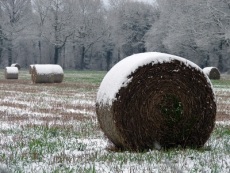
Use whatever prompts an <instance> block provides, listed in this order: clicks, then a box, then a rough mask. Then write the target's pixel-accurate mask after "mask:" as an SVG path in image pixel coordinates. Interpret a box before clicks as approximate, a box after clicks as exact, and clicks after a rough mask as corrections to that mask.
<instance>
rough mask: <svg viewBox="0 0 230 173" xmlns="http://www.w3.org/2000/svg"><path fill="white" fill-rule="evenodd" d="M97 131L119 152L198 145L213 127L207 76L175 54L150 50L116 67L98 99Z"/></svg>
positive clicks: (210, 88) (213, 113) (127, 59)
mask: <svg viewBox="0 0 230 173" xmlns="http://www.w3.org/2000/svg"><path fill="white" fill-rule="evenodd" d="M96 112H97V117H98V120H99V123H100V127H101V129H102V130H103V131H104V133H105V135H106V136H107V137H108V138H109V139H110V140H111V141H112V142H113V143H114V144H115V145H116V146H117V147H119V148H123V149H128V150H137V151H141V150H144V149H152V148H158V149H159V148H170V147H177V146H181V147H202V146H203V145H204V144H205V142H206V141H207V140H208V138H209V137H210V134H211V132H212V130H213V128H214V125H215V117H216V103H215V96H214V92H213V90H212V85H211V83H210V80H209V79H208V77H207V76H206V75H205V74H204V73H203V71H202V69H200V68H199V67H198V66H197V65H195V64H194V63H192V62H191V61H188V60H185V59H184V58H180V57H177V56H173V55H169V54H163V53H157V52H150V53H141V54H136V55H132V56H130V57H127V58H125V59H123V60H122V61H120V62H119V63H117V64H116V65H115V66H114V67H113V68H112V69H111V70H110V71H109V72H108V73H107V74H106V76H105V77H104V79H103V81H102V82H101V85H100V88H99V91H98V93H97V100H96Z"/></svg>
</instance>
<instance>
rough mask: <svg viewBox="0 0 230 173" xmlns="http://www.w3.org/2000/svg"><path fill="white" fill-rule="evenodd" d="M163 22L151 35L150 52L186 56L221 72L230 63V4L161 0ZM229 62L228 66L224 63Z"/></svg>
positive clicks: (215, 0) (222, 0)
mask: <svg viewBox="0 0 230 173" xmlns="http://www.w3.org/2000/svg"><path fill="white" fill-rule="evenodd" d="M157 4H158V8H159V11H160V17H159V20H158V21H157V22H156V23H155V24H154V25H153V27H152V28H151V30H150V31H149V32H148V34H147V35H148V37H147V39H146V42H147V44H146V45H147V48H148V50H155V51H164V52H167V53H172V54H176V55H179V56H184V57H186V58H188V59H191V60H193V61H194V62H196V63H197V64H199V65H200V66H202V67H203V66H208V65H215V66H218V67H219V69H220V70H221V71H225V70H227V66H228V65H227V64H228V63H229V62H228V61H229V60H228V59H229V55H227V52H228V51H229V44H228V40H229V38H228V32H229V19H230V18H229V12H230V9H229V1H227V0H193V1H189V0H159V1H157ZM223 62H225V63H223Z"/></svg>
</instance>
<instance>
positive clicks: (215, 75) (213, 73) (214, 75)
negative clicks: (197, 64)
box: [203, 67, 220, 79]
mask: <svg viewBox="0 0 230 173" xmlns="http://www.w3.org/2000/svg"><path fill="white" fill-rule="evenodd" d="M203 72H204V73H205V74H206V75H207V76H208V77H209V79H220V71H219V70H218V68H216V67H205V68H203Z"/></svg>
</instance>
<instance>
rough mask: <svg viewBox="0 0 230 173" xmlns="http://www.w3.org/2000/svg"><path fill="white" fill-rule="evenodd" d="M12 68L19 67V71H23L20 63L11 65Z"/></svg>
mask: <svg viewBox="0 0 230 173" xmlns="http://www.w3.org/2000/svg"><path fill="white" fill-rule="evenodd" d="M11 67H17V68H18V69H19V70H20V69H21V66H20V65H19V64H18V63H15V64H11Z"/></svg>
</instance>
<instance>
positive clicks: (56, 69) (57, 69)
mask: <svg viewBox="0 0 230 173" xmlns="http://www.w3.org/2000/svg"><path fill="white" fill-rule="evenodd" d="M34 66H35V67H36V72H37V73H38V74H42V75H46V74H50V73H53V74H63V69H62V67H61V66H60V65H56V64H36V65H33V67H34Z"/></svg>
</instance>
